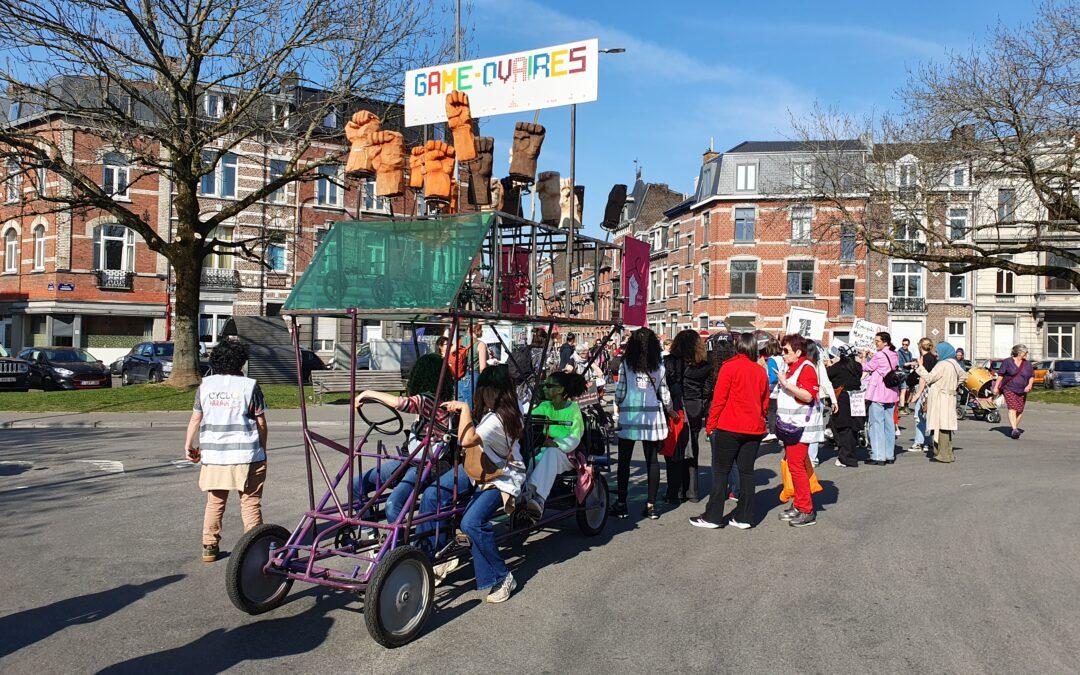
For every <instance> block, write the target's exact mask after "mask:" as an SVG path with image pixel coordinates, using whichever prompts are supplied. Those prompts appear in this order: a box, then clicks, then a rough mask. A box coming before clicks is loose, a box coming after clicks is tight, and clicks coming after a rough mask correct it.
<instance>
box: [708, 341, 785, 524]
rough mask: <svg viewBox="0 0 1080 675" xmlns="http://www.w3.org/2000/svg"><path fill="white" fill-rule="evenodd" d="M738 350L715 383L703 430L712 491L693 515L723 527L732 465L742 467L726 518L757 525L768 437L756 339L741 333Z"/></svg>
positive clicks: (766, 401)
mask: <svg viewBox="0 0 1080 675" xmlns="http://www.w3.org/2000/svg"><path fill="white" fill-rule="evenodd" d="M736 352H737V353H736V354H735V356H734V357H732V358H730V359H728V360H727V361H725V362H724V364H723V365H722V366H720V372H719V373H718V374H717V377H716V386H715V387H714V388H713V399H712V406H711V407H710V408H709V420H708V422H707V423H706V424H705V431H706V433H708V435H709V440H710V441H711V443H712V470H713V481H712V493H711V494H710V495H709V503H708V504H707V505H706V507H705V513H703V514H701V515H700V516H697V517H694V518H691V519H690V524H691V525H693V526H695V527H704V528H709V529H716V528H719V527H723V523H724V501H725V499H726V497H727V494H728V473H730V472H731V465H732V464H733V463H734V464H737V465H738V467H739V482H740V483H741V486H740V490H739V503H738V505H737V506H736V507H735V510H734V511H733V512H732V515H731V519H730V520H729V521H728V523H729V524H730V525H731V526H732V527H735V528H738V529H740V530H746V529H749V528H750V527H752V526H753V524H754V523H753V520H754V461H755V460H756V459H757V454H758V448H759V447H760V446H761V439H762V438H764V437H765V415H766V414H767V413H768V410H769V376H768V375H767V374H766V373H765V369H764V368H762V367H761V366H760V365H758V363H757V357H758V349H757V341H756V340H755V339H754V336H753V334H752V333H743V334H742V335H740V336H739V339H738V341H737V343H736Z"/></svg>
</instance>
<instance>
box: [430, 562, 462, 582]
mask: <svg viewBox="0 0 1080 675" xmlns="http://www.w3.org/2000/svg"><path fill="white" fill-rule="evenodd" d="M459 567H461V558H450V559H449V560H447V561H446V562H444V563H439V564H438V565H435V566H434V567H432V568H431V571H432V572H434V573H435V585H436V586H438V585H439V584H441V583H442V582H443V581H444V580H445V579H446V577H448V576H450V573H451V572H453V571H454V570H456V569H457V568H459Z"/></svg>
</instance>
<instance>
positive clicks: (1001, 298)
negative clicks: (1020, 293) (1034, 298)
mask: <svg viewBox="0 0 1080 675" xmlns="http://www.w3.org/2000/svg"><path fill="white" fill-rule="evenodd" d="M994 302H997V303H1004V304H1008V305H1015V304H1016V296H1015V295H1013V294H1012V293H998V294H996V295H994Z"/></svg>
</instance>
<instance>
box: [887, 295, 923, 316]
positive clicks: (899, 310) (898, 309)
mask: <svg viewBox="0 0 1080 675" xmlns="http://www.w3.org/2000/svg"><path fill="white" fill-rule="evenodd" d="M889 311H890V312H892V313H893V314H924V313H926V298H889Z"/></svg>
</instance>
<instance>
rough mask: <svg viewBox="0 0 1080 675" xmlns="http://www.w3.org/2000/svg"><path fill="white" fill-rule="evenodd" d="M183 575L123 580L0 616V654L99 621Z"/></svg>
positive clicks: (3, 654) (12, 651)
mask: <svg viewBox="0 0 1080 675" xmlns="http://www.w3.org/2000/svg"><path fill="white" fill-rule="evenodd" d="M183 578H184V575H183V574H172V575H170V576H167V577H161V578H160V579H154V580H152V581H147V582H146V583H142V584H124V585H123V586H117V587H116V588H112V589H109V590H107V591H101V592H99V593H90V594H88V595H80V596H78V597H75V598H67V599H65V600H60V601H58V602H54V603H52V604H51V605H45V606H44V607H35V608H34V609H28V610H25V611H22V612H17V613H15V614H9V615H7V616H5V617H0V635H2V636H3V640H0V656H7V655H8V654H13V653H15V652H17V651H19V650H20V649H22V648H23V647H27V646H29V645H32V644H34V643H36V642H40V641H41V640H44V639H45V638H47V637H49V636H51V635H53V634H54V633H58V632H60V631H62V630H64V629H65V628H67V627H68V626H78V625H82V624H87V623H93V622H95V621H100V620H101V619H104V618H106V617H108V616H110V615H112V614H115V613H116V612H118V611H120V610H122V609H124V608H125V607H127V606H128V605H131V604H132V603H134V602H136V601H138V600H141V599H142V598H144V597H145V596H146V595H147V594H148V593H151V592H153V591H156V590H157V589H159V588H162V587H164V586H168V585H169V584H173V583H176V582H177V581H180V580H181V579H183Z"/></svg>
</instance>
